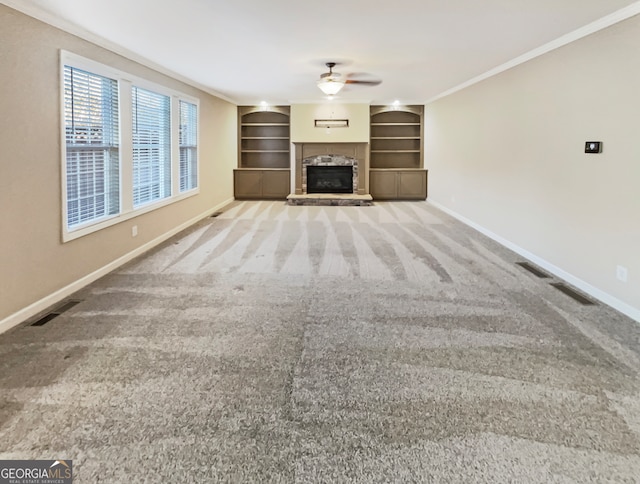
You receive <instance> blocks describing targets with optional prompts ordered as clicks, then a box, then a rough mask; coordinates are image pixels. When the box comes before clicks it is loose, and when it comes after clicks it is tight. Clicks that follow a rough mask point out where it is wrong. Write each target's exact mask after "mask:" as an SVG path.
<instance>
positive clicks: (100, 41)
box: [2, 0, 238, 105]
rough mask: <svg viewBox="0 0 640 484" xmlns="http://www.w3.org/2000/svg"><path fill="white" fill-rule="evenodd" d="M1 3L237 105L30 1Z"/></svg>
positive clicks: (17, 0) (225, 97)
mask: <svg viewBox="0 0 640 484" xmlns="http://www.w3.org/2000/svg"><path fill="white" fill-rule="evenodd" d="M2 4H4V5H6V6H8V7H10V8H12V9H14V10H17V11H18V12H21V13H23V14H25V15H27V16H29V17H33V18H35V19H36V20H40V21H41V22H44V23H46V24H48V25H51V26H52V27H55V28H57V29H60V30H62V31H64V32H67V33H68V34H71V35H75V36H76V37H79V38H81V39H83V40H86V41H87V42H91V43H92V44H95V45H97V46H99V47H102V48H104V49H107V50H109V51H111V52H114V53H115V54H118V55H121V56H122V57H125V58H126V59H129V60H131V61H133V62H136V63H138V64H141V65H143V66H145V67H148V68H149V69H153V70H154V71H156V72H159V73H160V74H164V75H165V76H169V77H171V78H172V79H175V80H177V81H180V82H184V83H185V84H188V85H189V86H191V87H195V88H196V89H199V90H201V91H204V92H206V93H207V94H210V95H212V96H215V97H217V98H220V99H222V100H224V101H227V102H229V103H231V104H235V105H238V103H237V102H236V101H235V100H234V99H231V98H229V97H227V96H225V95H224V94H221V93H219V92H217V91H214V90H213V89H211V88H210V87H208V86H205V85H204V84H201V83H199V82H197V81H194V80H193V79H190V78H188V77H186V76H184V75H182V74H179V73H177V72H175V71H172V70H171V69H167V68H166V67H163V66H161V65H160V64H157V63H155V62H153V61H151V60H149V59H147V58H145V57H143V56H141V55H140V54H136V53H135V52H133V51H131V50H129V49H127V48H125V47H123V46H121V45H118V44H116V43H115V42H111V41H110V40H107V39H105V38H104V37H101V36H99V35H97V34H94V33H92V32H89V31H88V30H86V29H84V28H82V27H80V26H79V25H77V24H74V23H72V22H69V21H67V20H64V19H62V18H60V17H58V16H57V15H54V14H52V13H51V12H48V11H46V10H44V9H43V8H40V7H38V6H36V5H33V4H32V3H26V2H22V1H20V0H2Z"/></svg>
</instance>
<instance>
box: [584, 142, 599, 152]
mask: <svg viewBox="0 0 640 484" xmlns="http://www.w3.org/2000/svg"><path fill="white" fill-rule="evenodd" d="M584 152H585V153H602V141H587V142H586V143H585V144H584Z"/></svg>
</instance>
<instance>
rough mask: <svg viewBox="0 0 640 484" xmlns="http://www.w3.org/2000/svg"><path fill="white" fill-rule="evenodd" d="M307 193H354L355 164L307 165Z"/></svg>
mask: <svg viewBox="0 0 640 484" xmlns="http://www.w3.org/2000/svg"><path fill="white" fill-rule="evenodd" d="M307 193H353V166H322V165H320V166H307Z"/></svg>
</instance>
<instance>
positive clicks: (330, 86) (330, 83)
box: [318, 78, 344, 96]
mask: <svg viewBox="0 0 640 484" xmlns="http://www.w3.org/2000/svg"><path fill="white" fill-rule="evenodd" d="M318 87H319V88H320V90H321V91H322V92H324V93H325V94H326V95H327V96H334V95H336V94H338V92H340V89H342V88H343V87H344V81H339V80H337V79H329V78H324V79H320V80H319V81H318Z"/></svg>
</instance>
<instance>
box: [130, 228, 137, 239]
mask: <svg viewBox="0 0 640 484" xmlns="http://www.w3.org/2000/svg"><path fill="white" fill-rule="evenodd" d="M137 235H138V226H137V225H134V226H133V227H131V237H135V236H137Z"/></svg>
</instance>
